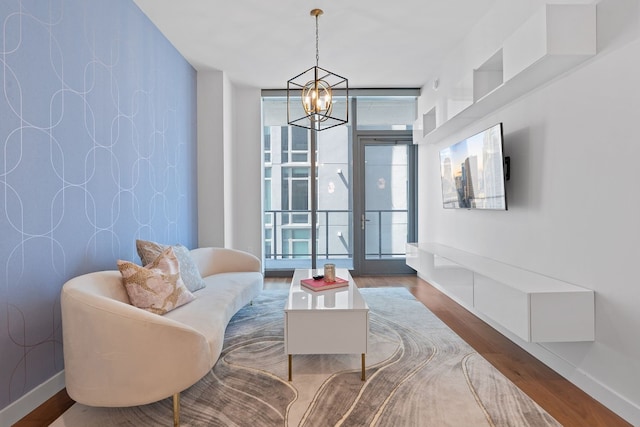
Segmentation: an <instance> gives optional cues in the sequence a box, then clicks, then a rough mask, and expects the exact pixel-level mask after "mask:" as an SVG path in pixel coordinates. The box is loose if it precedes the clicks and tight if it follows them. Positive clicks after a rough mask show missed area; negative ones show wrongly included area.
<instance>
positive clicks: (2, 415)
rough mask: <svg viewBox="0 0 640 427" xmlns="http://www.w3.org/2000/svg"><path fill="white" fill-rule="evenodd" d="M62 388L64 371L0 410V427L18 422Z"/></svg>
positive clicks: (63, 385)
mask: <svg viewBox="0 0 640 427" xmlns="http://www.w3.org/2000/svg"><path fill="white" fill-rule="evenodd" d="M64 387H65V383H64V370H62V371H60V372H58V373H57V374H55V375H54V376H52V377H51V378H49V379H48V380H47V381H45V382H43V383H42V384H40V385H39V386H37V387H36V388H34V389H33V390H31V391H30V392H28V393H27V394H25V395H24V396H22V397H21V398H20V399H18V400H16V401H15V402H13V403H11V404H10V405H9V406H7V407H6V408H4V409H2V410H0V426H10V425H12V424H14V423H15V422H17V421H20V420H21V419H22V418H24V417H25V416H26V415H28V414H29V413H30V412H31V411H33V410H34V409H36V408H37V407H38V406H40V405H42V404H43V403H44V402H46V401H47V400H48V399H49V398H50V397H52V396H53V395H55V394H56V393H57V392H59V391H60V390H62V389H63V388H64Z"/></svg>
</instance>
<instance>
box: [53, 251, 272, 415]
mask: <svg viewBox="0 0 640 427" xmlns="http://www.w3.org/2000/svg"><path fill="white" fill-rule="evenodd" d="M190 254H191V256H192V258H193V260H194V261H195V263H196V265H197V266H198V269H199V271H200V274H201V276H202V278H203V279H204V281H205V283H206V287H205V288H203V289H200V290H198V291H196V292H195V293H194V295H195V296H196V298H195V300H193V301H191V302H189V303H188V304H186V305H183V306H181V307H178V308H176V309H174V310H172V311H170V312H168V313H166V314H164V315H162V316H161V315H157V314H153V313H150V312H148V311H145V310H142V309H139V308H136V307H134V306H133V305H131V304H130V303H129V297H128V295H127V292H126V289H125V287H124V285H123V283H122V276H121V274H120V272H118V271H117V270H115V271H99V272H95V273H89V274H85V275H82V276H79V277H76V278H74V279H71V280H69V281H68V282H67V283H65V285H64V286H63V288H62V295H61V304H62V328H63V343H64V363H65V381H66V388H67V392H68V393H69V396H70V397H71V398H72V399H74V400H75V401H76V402H79V403H82V404H85V405H89V406H105V407H114V406H115V407H120V406H135V405H142V404H147V403H152V402H156V401H158V400H162V399H165V398H167V397H170V396H173V398H174V423H176V424H177V423H179V419H178V414H179V393H180V392H181V391H183V390H185V389H186V388H188V387H190V386H191V385H193V384H195V383H196V382H197V381H198V380H200V379H201V378H202V377H203V376H204V375H205V374H207V373H208V372H209V371H210V370H211V368H212V367H213V365H214V364H215V363H216V361H217V360H218V357H219V356H220V352H221V350H222V344H223V339H224V332H225V329H226V326H227V324H228V322H229V320H230V319H231V317H232V316H233V315H234V314H235V313H236V312H237V311H238V310H240V309H241V308H242V307H243V306H245V305H246V304H247V303H249V302H251V301H252V299H253V298H255V297H256V296H257V295H258V294H259V293H260V292H261V291H262V289H263V276H262V272H261V264H260V260H259V259H258V258H256V257H254V256H253V255H251V254H248V253H245V252H241V251H237V250H233V249H222V248H198V249H194V250H192V251H191V252H190Z"/></svg>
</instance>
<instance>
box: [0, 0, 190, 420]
mask: <svg viewBox="0 0 640 427" xmlns="http://www.w3.org/2000/svg"><path fill="white" fill-rule="evenodd" d="M0 24H1V25H2V32H0V73H1V76H2V81H3V83H4V87H3V91H2V92H1V93H0V156H2V157H1V159H0V355H1V359H0V360H1V363H0V408H4V407H6V406H7V405H8V404H10V403H11V402H13V401H15V400H16V399H18V398H20V397H21V396H22V395H24V394H25V393H26V392H28V391H29V390H31V389H33V388H34V387H36V386H38V385H39V384H41V383H43V382H44V381H46V380H47V379H49V378H51V377H52V376H53V375H55V374H56V373H58V372H60V371H61V370H62V369H63V354H62V330H61V321H60V289H61V287H62V285H63V283H64V282H65V281H66V280H68V279H69V278H71V277H74V276H77V275H80V274H83V273H86V272H90V271H96V270H104V269H107V270H113V269H116V265H115V262H116V260H117V259H118V258H122V259H129V260H135V261H138V259H137V256H136V253H135V239H136V238H138V237H140V238H145V239H153V240H157V241H160V242H163V243H178V242H179V243H182V244H184V245H185V246H187V247H193V246H194V245H196V244H197V207H196V202H197V200H196V72H195V70H194V69H193V68H192V67H191V66H190V65H189V64H188V63H187V62H186V61H185V60H184V58H182V56H180V54H179V53H178V52H177V51H176V50H175V49H174V47H173V46H172V45H171V44H170V43H169V42H168V41H167V40H166V39H165V38H164V37H163V36H162V34H161V33H160V32H159V31H158V30H157V29H156V27H155V26H153V24H152V23H151V22H150V21H149V20H148V18H147V17H146V16H145V15H144V14H143V13H142V12H141V11H140V10H139V9H138V8H137V6H136V5H135V4H134V3H133V1H131V0H50V1H44V0H23V1H19V0H2V1H0Z"/></svg>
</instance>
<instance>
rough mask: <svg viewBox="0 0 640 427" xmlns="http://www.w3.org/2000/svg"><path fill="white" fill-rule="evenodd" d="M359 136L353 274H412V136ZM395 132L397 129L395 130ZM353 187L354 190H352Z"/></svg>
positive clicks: (413, 235) (414, 211) (413, 209)
mask: <svg viewBox="0 0 640 427" xmlns="http://www.w3.org/2000/svg"><path fill="white" fill-rule="evenodd" d="M401 134H403V135H402V136H394V135H386V136H385V135H384V134H378V135H359V136H358V138H357V149H356V151H357V153H354V154H357V155H354V169H355V171H354V172H355V176H357V178H358V182H357V184H356V185H355V186H354V188H357V189H358V190H357V192H355V193H354V222H355V223H356V224H355V225H356V227H354V237H355V239H354V240H355V243H356V250H355V252H354V267H355V270H356V273H357V274H361V275H367V274H372V275H373V274H410V273H413V270H412V269H411V268H409V267H407V265H406V256H405V251H406V243H407V242H408V241H411V242H413V241H415V238H416V234H417V233H416V225H415V224H416V188H415V187H416V177H417V173H416V155H415V152H416V147H415V146H414V145H413V144H412V141H411V137H410V135H406V136H404V132H402V133H401ZM396 135H397V133H396ZM354 191H355V190H354Z"/></svg>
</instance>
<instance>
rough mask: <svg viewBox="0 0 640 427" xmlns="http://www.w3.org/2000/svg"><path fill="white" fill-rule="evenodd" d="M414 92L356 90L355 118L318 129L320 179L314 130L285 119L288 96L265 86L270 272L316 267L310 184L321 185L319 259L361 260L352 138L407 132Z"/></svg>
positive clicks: (342, 263) (340, 263) (266, 234)
mask: <svg viewBox="0 0 640 427" xmlns="http://www.w3.org/2000/svg"><path fill="white" fill-rule="evenodd" d="M416 96H417V93H416V94H413V93H411V94H408V95H407V96H397V95H396V96H373V97H372V96H355V97H352V98H351V99H350V101H349V102H350V104H351V106H350V117H349V118H350V120H349V123H348V124H347V125H344V126H337V127H335V128H331V129H327V130H324V131H321V132H318V133H317V134H316V138H317V140H316V144H317V153H316V156H317V157H316V159H317V160H316V165H315V166H316V182H315V183H312V182H311V180H310V175H311V174H310V172H311V169H310V168H311V164H310V158H311V155H310V152H309V148H310V146H311V144H310V139H311V137H312V135H311V131H310V130H307V129H304V128H300V127H296V126H288V125H287V115H286V111H287V110H286V108H287V106H286V97H284V96H282V95H281V94H265V96H264V97H263V109H262V110H263V154H264V159H263V160H264V170H263V173H264V187H263V197H264V199H263V207H264V253H265V260H264V261H265V269H266V270H267V272H269V271H274V270H280V271H282V270H285V271H288V270H293V269H295V268H311V265H312V262H311V256H312V255H311V254H312V242H311V211H310V206H311V199H310V197H311V196H310V194H311V191H310V186H311V185H316V193H317V220H316V236H317V240H316V264H317V265H318V266H322V265H323V264H324V263H325V262H332V263H335V264H336V265H337V266H338V267H346V268H349V269H354V260H355V263H356V264H357V259H358V258H357V257H359V256H360V255H359V254H358V253H357V252H358V251H359V250H360V249H359V245H358V244H356V242H355V241H354V239H355V238H357V233H355V231H356V230H355V229H354V224H355V226H357V227H359V226H360V220H359V219H358V220H357V221H354V216H353V214H354V204H357V203H359V201H358V198H357V197H356V196H357V195H358V194H359V192H360V190H359V189H358V188H354V187H353V182H354V173H357V170H358V167H359V166H357V167H356V168H355V170H354V163H353V162H354V143H353V141H354V138H358V135H360V134H361V133H362V132H364V133H369V134H370V135H374V134H375V133H379V132H383V133H384V134H385V135H386V136H388V135H393V134H394V132H399V133H402V134H403V135H404V136H405V137H406V135H407V132H409V131H411V129H412V125H413V122H414V121H415V114H416ZM358 103H359V104H358ZM358 115H362V120H363V121H362V124H361V125H356V123H358ZM356 158H357V155H356ZM399 178H400V177H399ZM402 179H405V180H406V177H402ZM356 181H357V179H356ZM403 241H406V238H405V239H404V240H403Z"/></svg>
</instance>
